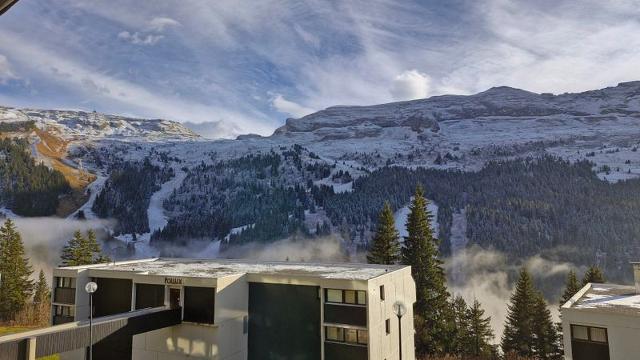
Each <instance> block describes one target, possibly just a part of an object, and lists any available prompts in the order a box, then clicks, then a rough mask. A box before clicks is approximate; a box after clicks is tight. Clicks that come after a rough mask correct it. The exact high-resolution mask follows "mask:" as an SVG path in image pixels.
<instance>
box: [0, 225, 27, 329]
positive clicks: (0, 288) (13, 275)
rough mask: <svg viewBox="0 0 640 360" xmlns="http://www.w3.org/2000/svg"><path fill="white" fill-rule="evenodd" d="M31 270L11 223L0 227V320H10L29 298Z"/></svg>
mask: <svg viewBox="0 0 640 360" xmlns="http://www.w3.org/2000/svg"><path fill="white" fill-rule="evenodd" d="M32 273H33V270H32V268H31V265H29V258H27V256H26V255H25V250H24V244H23V243H22V237H21V236H20V233H18V231H17V229H16V227H15V225H14V223H13V221H11V219H7V221H5V223H4V225H3V226H2V227H0V274H1V276H2V278H0V318H2V319H4V320H10V319H12V318H13V317H14V316H15V315H16V314H17V313H18V312H19V311H20V310H22V309H23V308H24V306H25V305H26V303H27V300H28V299H29V298H30V297H31V293H32V290H33V281H31V280H30V279H29V277H30V276H31V274H32Z"/></svg>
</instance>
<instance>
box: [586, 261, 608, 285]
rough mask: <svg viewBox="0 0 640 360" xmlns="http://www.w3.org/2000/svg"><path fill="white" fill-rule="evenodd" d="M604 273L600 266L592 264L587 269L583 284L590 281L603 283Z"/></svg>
mask: <svg viewBox="0 0 640 360" xmlns="http://www.w3.org/2000/svg"><path fill="white" fill-rule="evenodd" d="M604 282H605V280H604V274H603V273H602V270H600V268H599V267H597V266H595V265H592V266H590V267H589V269H587V272H586V273H585V274H584V278H583V279H582V286H585V285H587V284H588V283H594V284H602V283H604Z"/></svg>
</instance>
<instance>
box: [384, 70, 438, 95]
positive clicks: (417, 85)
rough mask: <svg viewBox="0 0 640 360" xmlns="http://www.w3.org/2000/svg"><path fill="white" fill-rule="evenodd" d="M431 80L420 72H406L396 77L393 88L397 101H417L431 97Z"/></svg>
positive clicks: (392, 91)
mask: <svg viewBox="0 0 640 360" xmlns="http://www.w3.org/2000/svg"><path fill="white" fill-rule="evenodd" d="M430 82H431V79H430V78H429V76H428V75H427V74H424V73H421V72H419V71H418V70H415V69H414V70H406V71H404V72H403V73H402V74H400V75H398V76H396V78H395V79H394V80H393V85H392V87H391V95H392V96H393V98H394V99H395V100H415V99H422V98H426V97H427V96H428V95H429V90H430Z"/></svg>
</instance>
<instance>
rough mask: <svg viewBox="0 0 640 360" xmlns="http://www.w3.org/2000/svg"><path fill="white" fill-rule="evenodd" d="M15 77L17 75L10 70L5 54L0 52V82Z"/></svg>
mask: <svg viewBox="0 0 640 360" xmlns="http://www.w3.org/2000/svg"><path fill="white" fill-rule="evenodd" d="M13 79H17V76H16V75H15V74H14V73H13V71H12V70H11V64H10V63H9V59H7V57H6V56H4V55H2V54H0V84H4V83H6V82H7V81H9V80H13Z"/></svg>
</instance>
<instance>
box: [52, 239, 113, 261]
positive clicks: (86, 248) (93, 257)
mask: <svg viewBox="0 0 640 360" xmlns="http://www.w3.org/2000/svg"><path fill="white" fill-rule="evenodd" d="M60 258H61V259H62V265H63V266H79V265H90V264H97V263H102V262H108V261H109V258H108V257H107V256H105V255H103V254H102V249H101V248H100V244H98V240H97V239H96V234H95V232H93V230H89V231H87V236H86V237H85V236H83V235H82V233H81V232H80V231H79V230H78V231H76V232H75V233H74V234H73V238H72V239H71V240H69V242H68V243H67V244H66V245H65V246H64V248H62V255H61V256H60Z"/></svg>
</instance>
